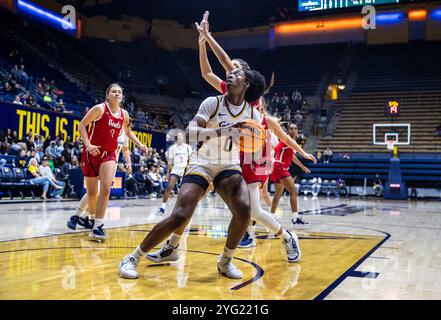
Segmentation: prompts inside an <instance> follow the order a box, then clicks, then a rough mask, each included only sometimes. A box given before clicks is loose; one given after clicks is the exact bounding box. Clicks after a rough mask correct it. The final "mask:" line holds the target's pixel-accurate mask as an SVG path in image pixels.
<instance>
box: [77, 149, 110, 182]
mask: <svg viewBox="0 0 441 320" xmlns="http://www.w3.org/2000/svg"><path fill="white" fill-rule="evenodd" d="M107 161H116V152H115V151H101V152H100V153H99V154H98V155H96V156H95V157H94V156H92V155H91V154H90V153H88V152H87V151H86V149H84V150H83V153H82V155H81V170H82V171H83V175H84V176H85V177H98V176H99V172H100V167H101V164H102V163H104V162H107Z"/></svg>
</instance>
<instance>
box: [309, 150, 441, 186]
mask: <svg viewBox="0 0 441 320" xmlns="http://www.w3.org/2000/svg"><path fill="white" fill-rule="evenodd" d="M400 160H401V171H402V175H403V178H404V180H405V181H406V184H407V186H408V187H410V188H418V187H420V188H441V157H440V156H439V154H438V155H436V154H431V155H427V154H413V155H404V156H402V157H401V158H400ZM389 163H390V155H389V154H384V153H383V154H363V153H359V154H357V153H354V154H351V157H350V158H349V159H343V158H342V157H341V156H340V155H338V154H337V155H334V157H333V158H332V160H331V162H330V163H326V164H325V163H321V162H319V163H317V164H315V165H312V164H307V165H308V167H309V168H310V169H311V173H310V174H304V175H302V179H312V178H314V177H320V178H322V179H327V180H337V179H338V178H343V179H345V180H346V185H347V186H350V185H363V183H364V179H365V178H366V179H367V184H368V186H372V181H373V179H374V177H375V175H376V174H379V175H380V178H381V179H382V181H383V182H384V181H386V180H387V176H388V172H389Z"/></svg>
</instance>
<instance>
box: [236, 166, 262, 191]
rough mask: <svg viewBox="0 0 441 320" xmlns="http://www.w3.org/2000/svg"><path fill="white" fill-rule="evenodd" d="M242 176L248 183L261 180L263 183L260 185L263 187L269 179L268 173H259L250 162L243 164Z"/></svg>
mask: <svg viewBox="0 0 441 320" xmlns="http://www.w3.org/2000/svg"><path fill="white" fill-rule="evenodd" d="M242 176H243V178H244V179H245V182H246V183H247V184H251V183H255V182H260V183H261V184H262V185H261V186H260V187H262V186H263V185H264V184H265V182H266V180H267V179H268V176H267V175H257V174H256V173H255V172H254V171H253V169H251V165H249V164H244V165H242Z"/></svg>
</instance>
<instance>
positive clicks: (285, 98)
mask: <svg viewBox="0 0 441 320" xmlns="http://www.w3.org/2000/svg"><path fill="white" fill-rule="evenodd" d="M280 103H281V104H282V106H283V107H285V106H287V105H288V103H289V97H288V96H287V95H286V93H285V92H284V93H282V96H281V97H280Z"/></svg>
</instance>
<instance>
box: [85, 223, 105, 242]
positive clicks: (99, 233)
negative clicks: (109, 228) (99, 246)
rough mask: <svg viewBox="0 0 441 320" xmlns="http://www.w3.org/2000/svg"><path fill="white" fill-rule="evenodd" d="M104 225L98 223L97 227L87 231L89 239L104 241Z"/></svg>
mask: <svg viewBox="0 0 441 320" xmlns="http://www.w3.org/2000/svg"><path fill="white" fill-rule="evenodd" d="M103 227H104V225H100V226H99V227H98V228H96V229H93V230H92V231H91V232H90V233H89V238H90V240H94V241H98V242H105V241H106V233H105V232H104V230H103Z"/></svg>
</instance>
